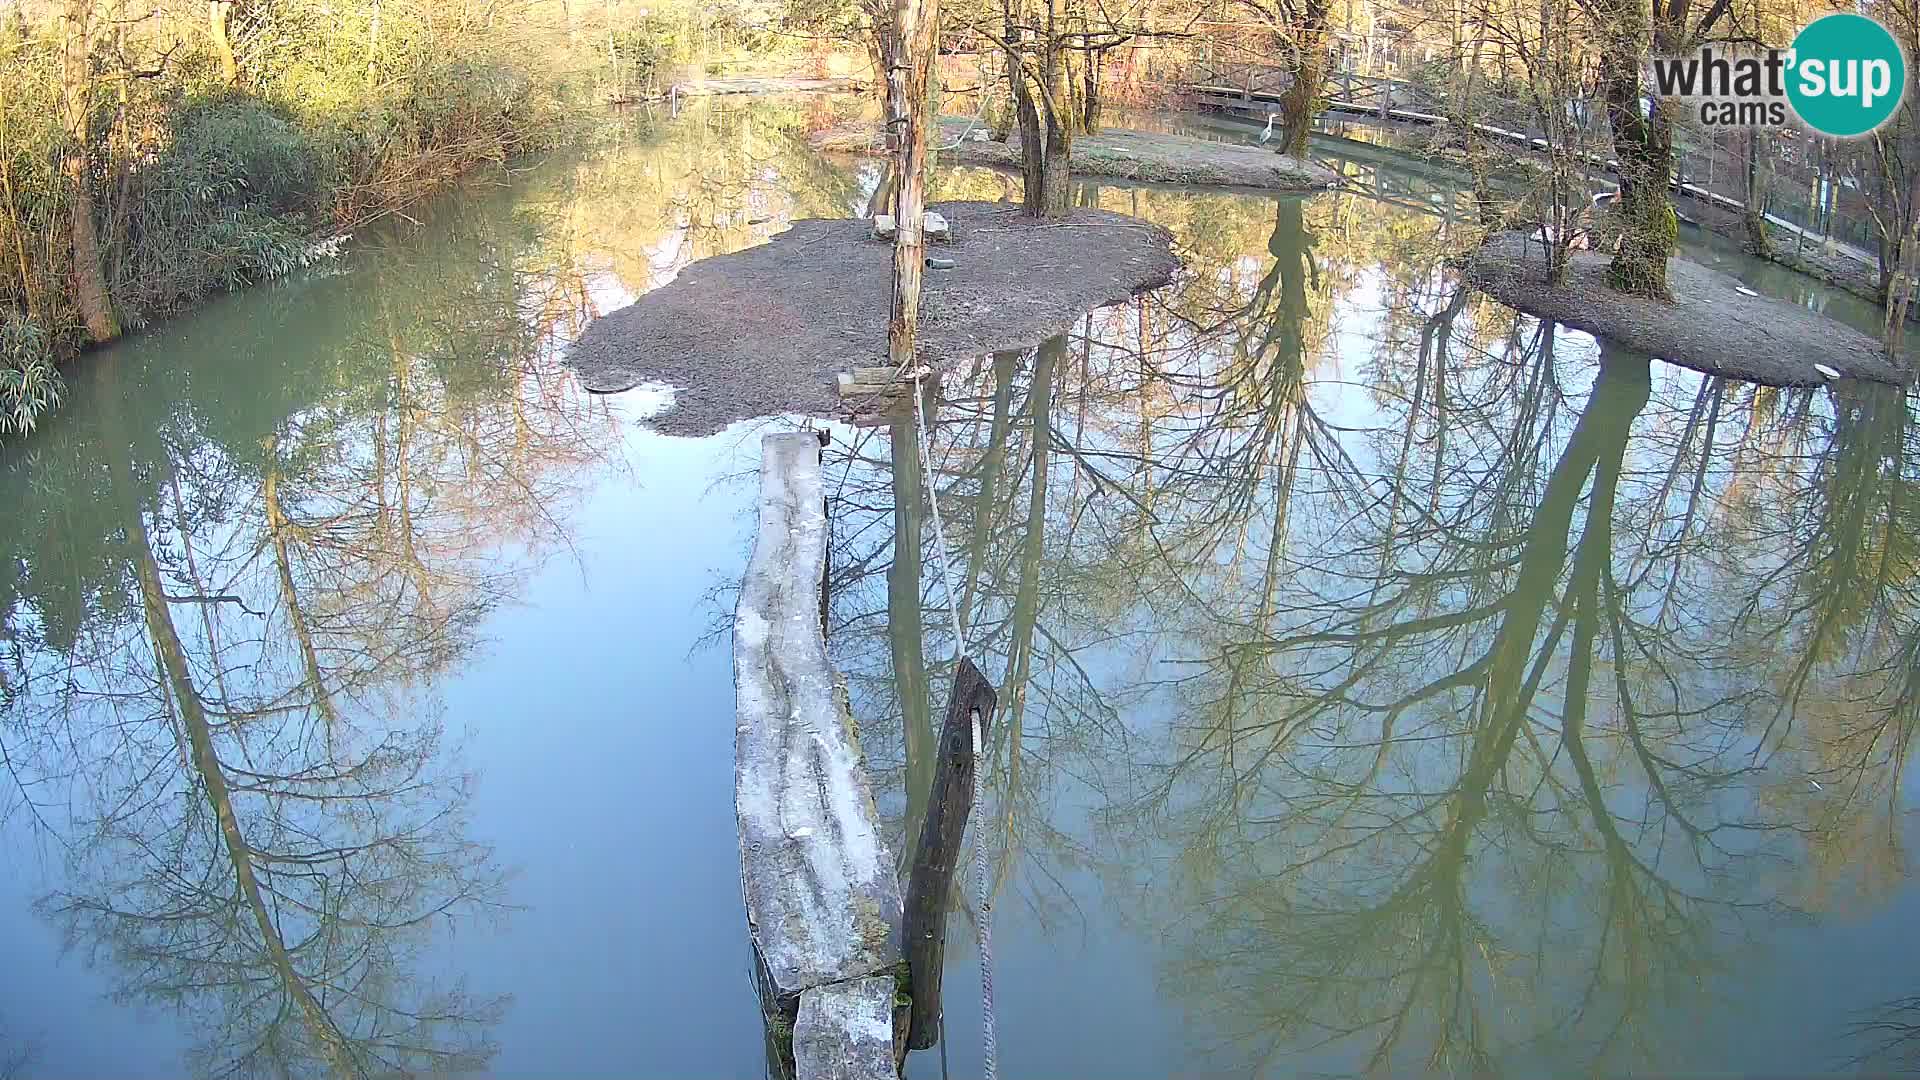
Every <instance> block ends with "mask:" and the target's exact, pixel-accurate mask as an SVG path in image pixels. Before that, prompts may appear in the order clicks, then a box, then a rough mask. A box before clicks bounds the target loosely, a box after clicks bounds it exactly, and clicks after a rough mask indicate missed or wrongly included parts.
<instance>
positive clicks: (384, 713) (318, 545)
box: [0, 209, 617, 1076]
mask: <svg viewBox="0 0 1920 1080" xmlns="http://www.w3.org/2000/svg"><path fill="white" fill-rule="evenodd" d="M513 226H514V221H513V218H512V217H511V216H510V215H500V214H496V213H494V212H492V210H490V209H481V210H478V211H476V212H474V213H472V214H470V215H466V214H462V213H459V212H454V213H452V214H450V215H449V216H448V218H446V219H443V220H439V221H436V222H435V224H434V227H435V228H436V229H438V230H443V232H442V234H441V235H440V236H439V238H438V241H439V242H437V243H436V244H433V245H430V246H415V245H412V244H405V243H403V244H397V245H395V246H393V247H391V248H387V249H380V250H376V251H374V252H373V253H372V254H371V255H370V256H369V258H371V259H372V260H373V261H374V262H375V263H376V265H375V267H374V268H372V269H370V270H369V271H368V272H367V273H365V274H363V275H358V276H356V277H354V278H352V279H345V278H342V279H331V280H327V279H321V280H316V281H313V282H309V283H307V284H306V285H304V286H303V289H304V294H303V295H300V296H298V297H297V298H288V300H287V301H286V302H285V303H286V307H287V310H286V311H285V312H284V314H285V315H286V317H287V318H288V319H289V320H291V321H293V322H294V323H295V328H296V329H297V324H298V321H299V320H300V319H302V318H303V317H304V318H314V319H320V318H325V319H329V320H333V321H332V322H331V323H330V324H329V327H328V329H327V330H326V331H325V332H315V333H313V334H311V335H300V334H295V335H293V336H290V337H288V338H286V339H285V340H280V339H278V338H277V337H276V338H275V339H274V340H272V341H271V342H269V341H267V340H265V339H264V338H262V337H261V335H263V334H275V333H276V331H275V330H272V329H267V330H261V329H258V328H254V329H249V328H248V327H247V326H246V325H243V324H241V323H238V322H222V321H221V320H219V319H217V318H214V319H207V320H198V321H196V323H195V324H193V326H192V328H191V329H190V331H189V332H188V337H187V339H186V340H185V341H184V342H183V344H184V345H185V346H186V348H187V350H188V351H192V350H193V348H194V345H195V342H194V340H193V335H194V334H205V335H207V336H208V338H209V340H210V341H212V340H220V339H222V338H227V339H228V340H227V344H228V345H231V344H232V341H231V338H232V337H238V338H239V339H240V340H241V341H242V342H244V341H246V340H248V339H249V337H251V338H252V339H253V340H255V341H257V342H260V343H261V344H265V345H268V346H269V348H267V349H263V350H262V351H261V352H260V353H259V354H256V355H260V356H276V357H279V358H280V363H281V364H282V365H283V366H282V367H280V368H278V369H277V370H274V371H270V372H267V373H264V375H263V374H262V373H258V372H254V371H250V370H248V365H249V364H250V363H252V362H253V360H254V356H253V355H249V353H250V350H248V349H246V348H229V349H228V350H227V363H226V367H225V368H223V367H222V366H221V362H220V361H219V360H216V359H209V360H208V361H207V362H205V363H202V364H199V365H195V366H192V367H184V368H172V367H169V366H168V363H169V358H167V357H165V356H162V357H161V358H159V359H158V360H157V361H152V362H151V363H152V364H153V367H152V368H151V369H150V370H149V369H140V370H128V365H129V364H132V363H134V361H132V360H130V359H128V358H127V357H126V356H124V355H123V356H114V355H108V356H104V357H101V358H99V359H98V360H97V361H96V362H95V363H93V364H91V365H89V368H88V371H87V372H86V373H85V380H84V382H83V384H82V386H81V388H80V389H81V390H82V392H83V394H84V395H85V396H84V398H83V400H84V401H85V403H86V405H87V406H88V407H87V408H85V409H76V410H74V411H73V413H72V414H71V416H70V417H68V418H67V422H66V423H64V424H62V425H58V426H56V427H55V428H54V429H53V430H52V431H50V432H49V433H48V437H47V438H45V439H43V440H40V441H39V442H37V443H36V444H35V447H36V449H37V451H38V459H37V461H35V462H33V463H31V464H30V467H23V468H17V469H14V470H12V471H10V472H9V473H7V474H6V476H5V482H6V483H7V484H9V485H12V486H14V487H16V488H20V489H21V490H18V491H16V492H15V494H16V495H17V496H18V501H17V502H15V503H13V504H12V505H17V506H20V507H21V508H22V509H23V512H24V513H23V518H22V520H21V522H20V523H19V524H20V525H21V526H24V527H18V528H9V529H8V530H7V533H8V537H7V538H8V540H9V541H11V542H12V543H14V544H16V545H17V546H15V547H13V548H12V550H10V551H8V552H7V559H6V562H7V565H8V566H9V569H10V574H11V576H10V577H9V579H8V581H7V582H6V589H5V591H4V593H0V604H3V605H4V610H5V614H6V619H5V625H6V628H7V642H6V647H7V653H8V657H7V660H8V663H7V671H6V677H5V680H4V684H3V685H4V690H5V701H4V706H5V711H4V713H0V718H3V719H4V728H3V729H0V732H3V733H4V740H5V741H4V748H5V752H6V753H5V757H6V763H7V765H8V768H9V770H10V772H11V774H12V777H13V779H14V781H15V782H16V783H17V785H18V791H19V796H20V800H19V802H18V803H17V804H16V805H15V806H14V807H13V810H14V811H15V812H16V813H18V814H19V815H20V816H21V817H22V818H23V819H25V820H26V821H28V822H29V823H30V824H31V825H32V827H34V828H35V829H36V830H37V831H38V835H39V836H40V837H41V839H42V840H43V841H45V842H47V843H48V844H49V845H50V846H52V847H53V848H54V849H56V850H59V851H61V852H63V853H64V855H65V859H66V862H67V863H68V867H67V873H66V875H65V876H64V878H63V880H62V882H61V884H60V885H59V887H58V888H57V889H56V890H55V891H53V892H52V893H50V894H48V895H46V896H45V897H44V898H43V899H42V900H41V901H40V903H39V905H38V907H39V910H40V912H41V913H42V914H43V915H44V917H45V918H47V919H48V920H50V921H51V922H52V923H53V924H54V925H55V926H56V927H58V928H59V929H60V930H61V931H62V932H63V933H64V935H65V937H66V939H67V941H68V942H69V944H70V946H71V947H72V948H74V949H75V950H77V951H79V952H80V953H81V954H82V955H84V956H86V957H87V958H89V959H91V960H92V961H93V962H94V963H96V964H98V965H100V966H102V967H103V968H105V969H107V970H108V971H110V972H111V978H112V984H113V986H114V991H115V994H116V996H117V997H118V998H120V999H121V1000H124V1001H127V1002H129V1003H137V1004H145V1005H151V1006H155V1007H161V1008H166V1009H173V1010H178V1011H179V1012H180V1013H181V1015H182V1017H183V1019H184V1021H185V1023H186V1025H187V1028H188V1030H189V1032H190V1034H191V1037H192V1049H191V1060H190V1062H189V1063H188V1066H189V1067H190V1069H191V1070H192V1071H193V1072H194V1073H195V1074H196V1075H205V1076H305V1075H334V1076H391V1075H414V1074H420V1073H433V1074H445V1073H454V1072H461V1071H470V1070H474V1069H479V1068H482V1067H484V1066H485V1065H486V1063H487V1061H488V1059H489V1058H490V1057H491V1056H492V1054H493V1050H494V1044H493V1041H492V1038H491V1036H490V1034H489V1029H490V1028H491V1027H492V1026H493V1025H495V1024H496V1023H497V1022H498V1021H499V1019H500V1018H501V1016H502V1014H503V1011H504V1009H505V1008H506V1006H507V1000H506V998H505V997H504V996H502V995H500V994H498V993H496V992H493V991H475V990H469V989H468V988H467V987H466V986H465V985H464V984H463V981H462V980H461V979H460V978H459V976H458V973H457V971H446V970H443V969H444V968H445V966H446V965H445V963H444V961H441V960H438V959H435V958H434V955H433V945H434V942H435V941H436V939H438V938H439V936H440V935H443V934H445V933H447V932H448V931H449V929H450V928H451V927H454V926H457V925H460V924H462V923H466V922H469V921H471V920H473V919H476V918H481V917H495V916H499V915H501V914H503V913H505V912H506V911H508V903H509V894H508V891H507V888H506V886H507V882H508V874H507V871H506V868H504V867H502V866H500V865H498V863H497V862H496V861H495V859H494V857H493V854H492V851H491V850H490V849H489V847H488V846H487V845H486V844H484V843H481V842H479V841H477V840H475V839H474V838H473V837H472V836H471V835H470V833H469V829H468V820H467V807H468V803H469V800H470V798H471V795H472V791H473V787H474V784H475V782H476V779H477V778H476V777H474V776H473V775H472V774H471V772H470V771H468V770H467V769H466V767H465V766H463V764H462V762H461V756H462V755H461V750H460V746H459V744H458V738H457V735H456V734H455V733H454V732H450V731H449V730H448V727H447V722H446V716H445V710H444V708H443V706H442V704H441V703H440V700H439V696H438V694H439V686H440V684H441V682H442V681H443V678H444V676H446V675H447V674H448V673H449V672H450V671H453V670H456V669H458V668H459V667H460V666H461V665H463V664H465V663H466V662H467V661H468V660H469V659H470V658H471V656H472V655H473V654H474V652H475V650H476V648H477V647H478V646H479V644H480V640H479V629H480V626H481V623H482V621H483V620H484V619H485V618H486V617H487V615H488V613H489V612H490V611H492V610H493V609H494V608H495V607H497V606H498V605H499V604H501V603H502V602H504V601H506V600H507V599H509V598H510V597H511V596H512V595H514V593H515V592H516V591H517V589H518V588H519V585H520V582H521V580H522V579H523V578H524V577H525V576H526V575H527V574H528V572H529V571H530V570H531V569H532V568H533V567H534V566H537V565H538V564H539V562H540V561H541V560H542V559H544V558H545V557H546V554H547V553H549V552H552V551H554V550H556V549H564V547H565V546H566V545H567V543H568V539H567V536H566V531H565V529H564V527H563V526H562V525H561V524H560V520H561V518H560V516H559V515H558V514H557V511H559V510H560V509H561V508H562V507H563V506H564V505H565V504H566V503H568V502H569V501H570V500H572V499H574V498H575V497H576V496H577V495H578V493H579V492H580V490H581V488H582V484H583V482H584V481H585V480H586V479H587V478H588V477H589V476H590V475H591V468H592V467H593V466H594V465H595V464H596V463H597V462H599V461H601V460H603V459H604V457H605V455H606V453H607V452H608V450H609V449H610V448H612V446H614V445H615V444H616V442H617V439H616V433H615V431H614V429H613V427H612V414H611V413H610V412H608V410H607V409H606V408H605V406H604V404H602V403H597V402H595V401H593V400H592V399H590V398H588V397H587V396H586V395H585V394H583V393H582V392H580V391H579V390H578V389H577V387H576V386H574V384H572V383H571V382H570V380H569V379H568V377H567V375H566V373H565V372H564V371H563V370H562V369H561V368H560V366H559V358H558V355H557V352H556V350H555V348H554V345H555V343H556V342H557V341H558V340H562V339H563V337H564V335H565V334H566V333H567V332H568V329H569V327H568V325H566V324H567V323H568V322H569V321H570V320H575V319H577V317H578V315H577V302H578V299H579V298H580V297H582V296H583V295H584V292H583V290H581V289H579V288H578V287H577V282H573V283H570V282H569V281H567V280H566V279H565V277H564V276H563V275H556V274H555V273H553V270H552V266H551V265H547V264H545V256H546V255H547V254H548V253H547V252H544V251H535V250H533V249H531V248H530V247H529V246H528V240H527V238H526V236H525V235H524V234H522V235H516V234H515V231H514V229H513ZM303 312H310V313H311V314H307V315H304V316H303V314H302V313H303ZM529 312H532V313H534V314H532V315H531V316H530V315H529ZM342 318H345V319H347V320H350V321H349V322H348V324H347V325H346V326H345V327H344V328H343V327H342V324H341V323H340V322H339V321H338V320H341V319H342ZM269 325H271V324H269ZM207 353H208V355H209V356H210V357H212V356H215V355H217V351H216V350H214V349H213V348H211V347H209V348H208V349H207ZM258 378H265V379H266V380H268V381H271V382H274V383H276V384H277V385H278V386H279V388H280V389H279V392H278V393H268V394H250V393H246V392H244V391H245V390H246V389H247V388H248V386H247V384H248V382H249V381H250V380H253V379H258ZM189 379H204V380H212V381H213V382H214V383H216V384H217V383H218V382H219V381H221V380H231V381H232V382H234V383H235V384H237V387H238V389H239V390H240V391H241V392H238V393H235V394H233V395H231V396H222V395H219V394H209V393H208V392H207V390H206V388H205V387H200V386H188V385H183V383H185V382H186V381H187V380H189ZM276 409H285V410H286V411H284V412H282V413H280V414H279V415H274V410H276ZM263 430H264V431H267V432H268V434H267V435H266V436H265V437H264V438H260V437H258V436H257V435H252V434H250V433H253V432H258V431H263ZM24 485H32V487H31V489H30V490H28V489H26V488H24Z"/></svg>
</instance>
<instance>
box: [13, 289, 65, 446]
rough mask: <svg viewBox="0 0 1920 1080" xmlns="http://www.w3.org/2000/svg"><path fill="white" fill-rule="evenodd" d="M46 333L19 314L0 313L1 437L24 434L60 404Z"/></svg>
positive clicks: (58, 378)
mask: <svg viewBox="0 0 1920 1080" xmlns="http://www.w3.org/2000/svg"><path fill="white" fill-rule="evenodd" d="M60 392H61V383H60V373H59V372H58V371H56V370H54V366H53V356H52V353H51V352H50V351H49V350H48V347H47V337H46V332H45V331H43V330H42V329H41V328H40V327H38V326H35V325H34V324H33V323H31V322H28V321H27V320H26V319H25V318H22V317H20V316H18V315H11V314H0V435H23V434H25V433H27V432H29V431H32V430H33V426H34V424H35V423H36V422H37V421H38V420H39V419H40V417H42V416H43V415H45V414H46V413H47V412H48V411H49V410H51V409H52V408H53V407H54V406H55V405H58V404H59V403H60Z"/></svg>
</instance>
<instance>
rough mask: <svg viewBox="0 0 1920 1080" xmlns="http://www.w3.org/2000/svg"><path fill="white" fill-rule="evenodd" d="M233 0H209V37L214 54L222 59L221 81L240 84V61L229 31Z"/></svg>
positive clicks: (229, 84)
mask: <svg viewBox="0 0 1920 1080" xmlns="http://www.w3.org/2000/svg"><path fill="white" fill-rule="evenodd" d="M232 13H233V0H207V37H209V38H210V39H212V41H213V55H214V56H215V57H217V58H218V59H219V61H220V81H221V82H223V83H225V84H226V85H228V86H239V85H240V62H239V61H238V60H237V59H235V58H234V55H233V38H232V36H231V35H230V34H229V33H228V32H227V24H228V21H229V17H230V16H231V15H232Z"/></svg>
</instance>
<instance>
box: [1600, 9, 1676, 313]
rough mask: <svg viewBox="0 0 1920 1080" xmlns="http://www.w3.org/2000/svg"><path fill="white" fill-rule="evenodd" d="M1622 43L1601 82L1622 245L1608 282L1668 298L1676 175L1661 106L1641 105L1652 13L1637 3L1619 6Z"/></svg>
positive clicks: (1604, 65)
mask: <svg viewBox="0 0 1920 1080" xmlns="http://www.w3.org/2000/svg"><path fill="white" fill-rule="evenodd" d="M1617 16H1618V19H1619V23H1618V25H1616V27H1615V28H1614V33H1615V35H1616V38H1615V40H1614V41H1612V42H1610V43H1609V45H1608V48H1607V51H1606V53H1605V54H1604V55H1603V56H1602V57H1601V61H1600V64H1601V85H1602V86H1603V87H1604V93H1605V97H1606V102H1607V122H1608V124H1609V125H1610V126H1611V127H1612V129H1613V153H1614V156H1615V157H1616V158H1618V159H1619V161H1620V207H1619V214H1620V219H1621V227H1622V229H1623V232H1622V235H1621V239H1620V248H1619V250H1618V251H1617V252H1615V254H1614V256H1613V263H1612V265H1611V266H1609V267H1608V268H1607V283H1608V284H1609V285H1611V286H1612V287H1613V288H1615V289H1618V290H1619V291H1621V292H1624V293H1627V294H1629V295H1632V296H1648V297H1655V298H1658V299H1662V300H1664V299H1669V298H1670V294H1669V293H1668V291H1667V260H1668V259H1669V258H1671V257H1672V256H1673V251H1674V247H1675V245H1676V244H1677V243H1678V241H1679V235H1680V223H1679V219H1678V218H1677V217H1675V216H1674V212H1673V202H1672V199H1671V197H1670V196H1669V194H1668V191H1667V184H1668V181H1669V180H1670V179H1671V177H1672V175H1673V132H1672V129H1671V127H1670V126H1669V124H1668V121H1667V118H1666V114H1665V113H1663V112H1662V111H1661V110H1660V109H1659V108H1658V107H1657V106H1656V108H1655V109H1654V110H1653V114H1652V115H1651V116H1649V115H1648V114H1647V111H1646V110H1645V109H1644V108H1643V107H1642V105H1641V85H1640V57H1641V55H1642V54H1643V53H1644V52H1645V51H1646V49H1647V42H1648V36H1647V35H1648V29H1647V13H1646V9H1645V8H1642V7H1640V6H1639V4H1638V3H1636V2H1635V0H1624V2H1621V3H1619V4H1618V5H1617Z"/></svg>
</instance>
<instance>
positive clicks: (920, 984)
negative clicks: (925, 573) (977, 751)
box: [906, 657, 998, 1050]
mask: <svg viewBox="0 0 1920 1080" xmlns="http://www.w3.org/2000/svg"><path fill="white" fill-rule="evenodd" d="M997 702H998V695H997V694H996V693H995V692H994V689H993V684H992V683H989V682H988V681H987V677H986V676H985V675H982V674H980V669H979V668H977V667H974V666H973V661H971V660H969V659H967V658H966V657H961V658H960V663H959V666H958V667H956V668H955V669H954V673H953V693H952V695H951V696H949V697H948V699H947V716H946V720H945V721H944V722H943V723H942V724H941V727H940V745H939V747H938V750H937V751H936V753H937V755H938V756H937V757H936V758H935V760H934V766H933V789H932V795H931V797H930V798H929V800H928V802H927V816H926V819H925V820H924V821H922V822H921V824H920V843H919V845H918V846H917V847H915V848H914V854H913V876H912V878H911V880H910V883H909V884H908V886H907V911H906V940H907V974H908V977H909V978H910V979H911V980H912V982H913V1016H912V1020H911V1021H910V1022H909V1024H908V1027H907V1045H908V1046H909V1047H910V1048H912V1049H914V1050H925V1049H926V1048H927V1047H929V1046H932V1045H933V1044H934V1042H935V1041H937V1039H938V1035H939V1029H940V976H941V971H942V969H943V967H944V965H945V963H946V950H947V902H948V900H949V899H950V898H951V896H952V894H953V873H954V868H955V867H956V866H958V865H959V862H960V851H961V842H962V839H963V838H964V837H965V836H966V833H967V817H968V815H969V814H970V813H971V812H972V810H973V776H974V770H975V769H976V767H977V766H978V764H979V763H978V762H976V761H975V760H974V754H973V723H974V717H976V716H978V717H979V718H980V726H981V729H982V735H984V734H985V729H986V728H987V727H988V726H989V725H990V724H991V723H992V721H993V709H994V706H995V704H996V703H997Z"/></svg>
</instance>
